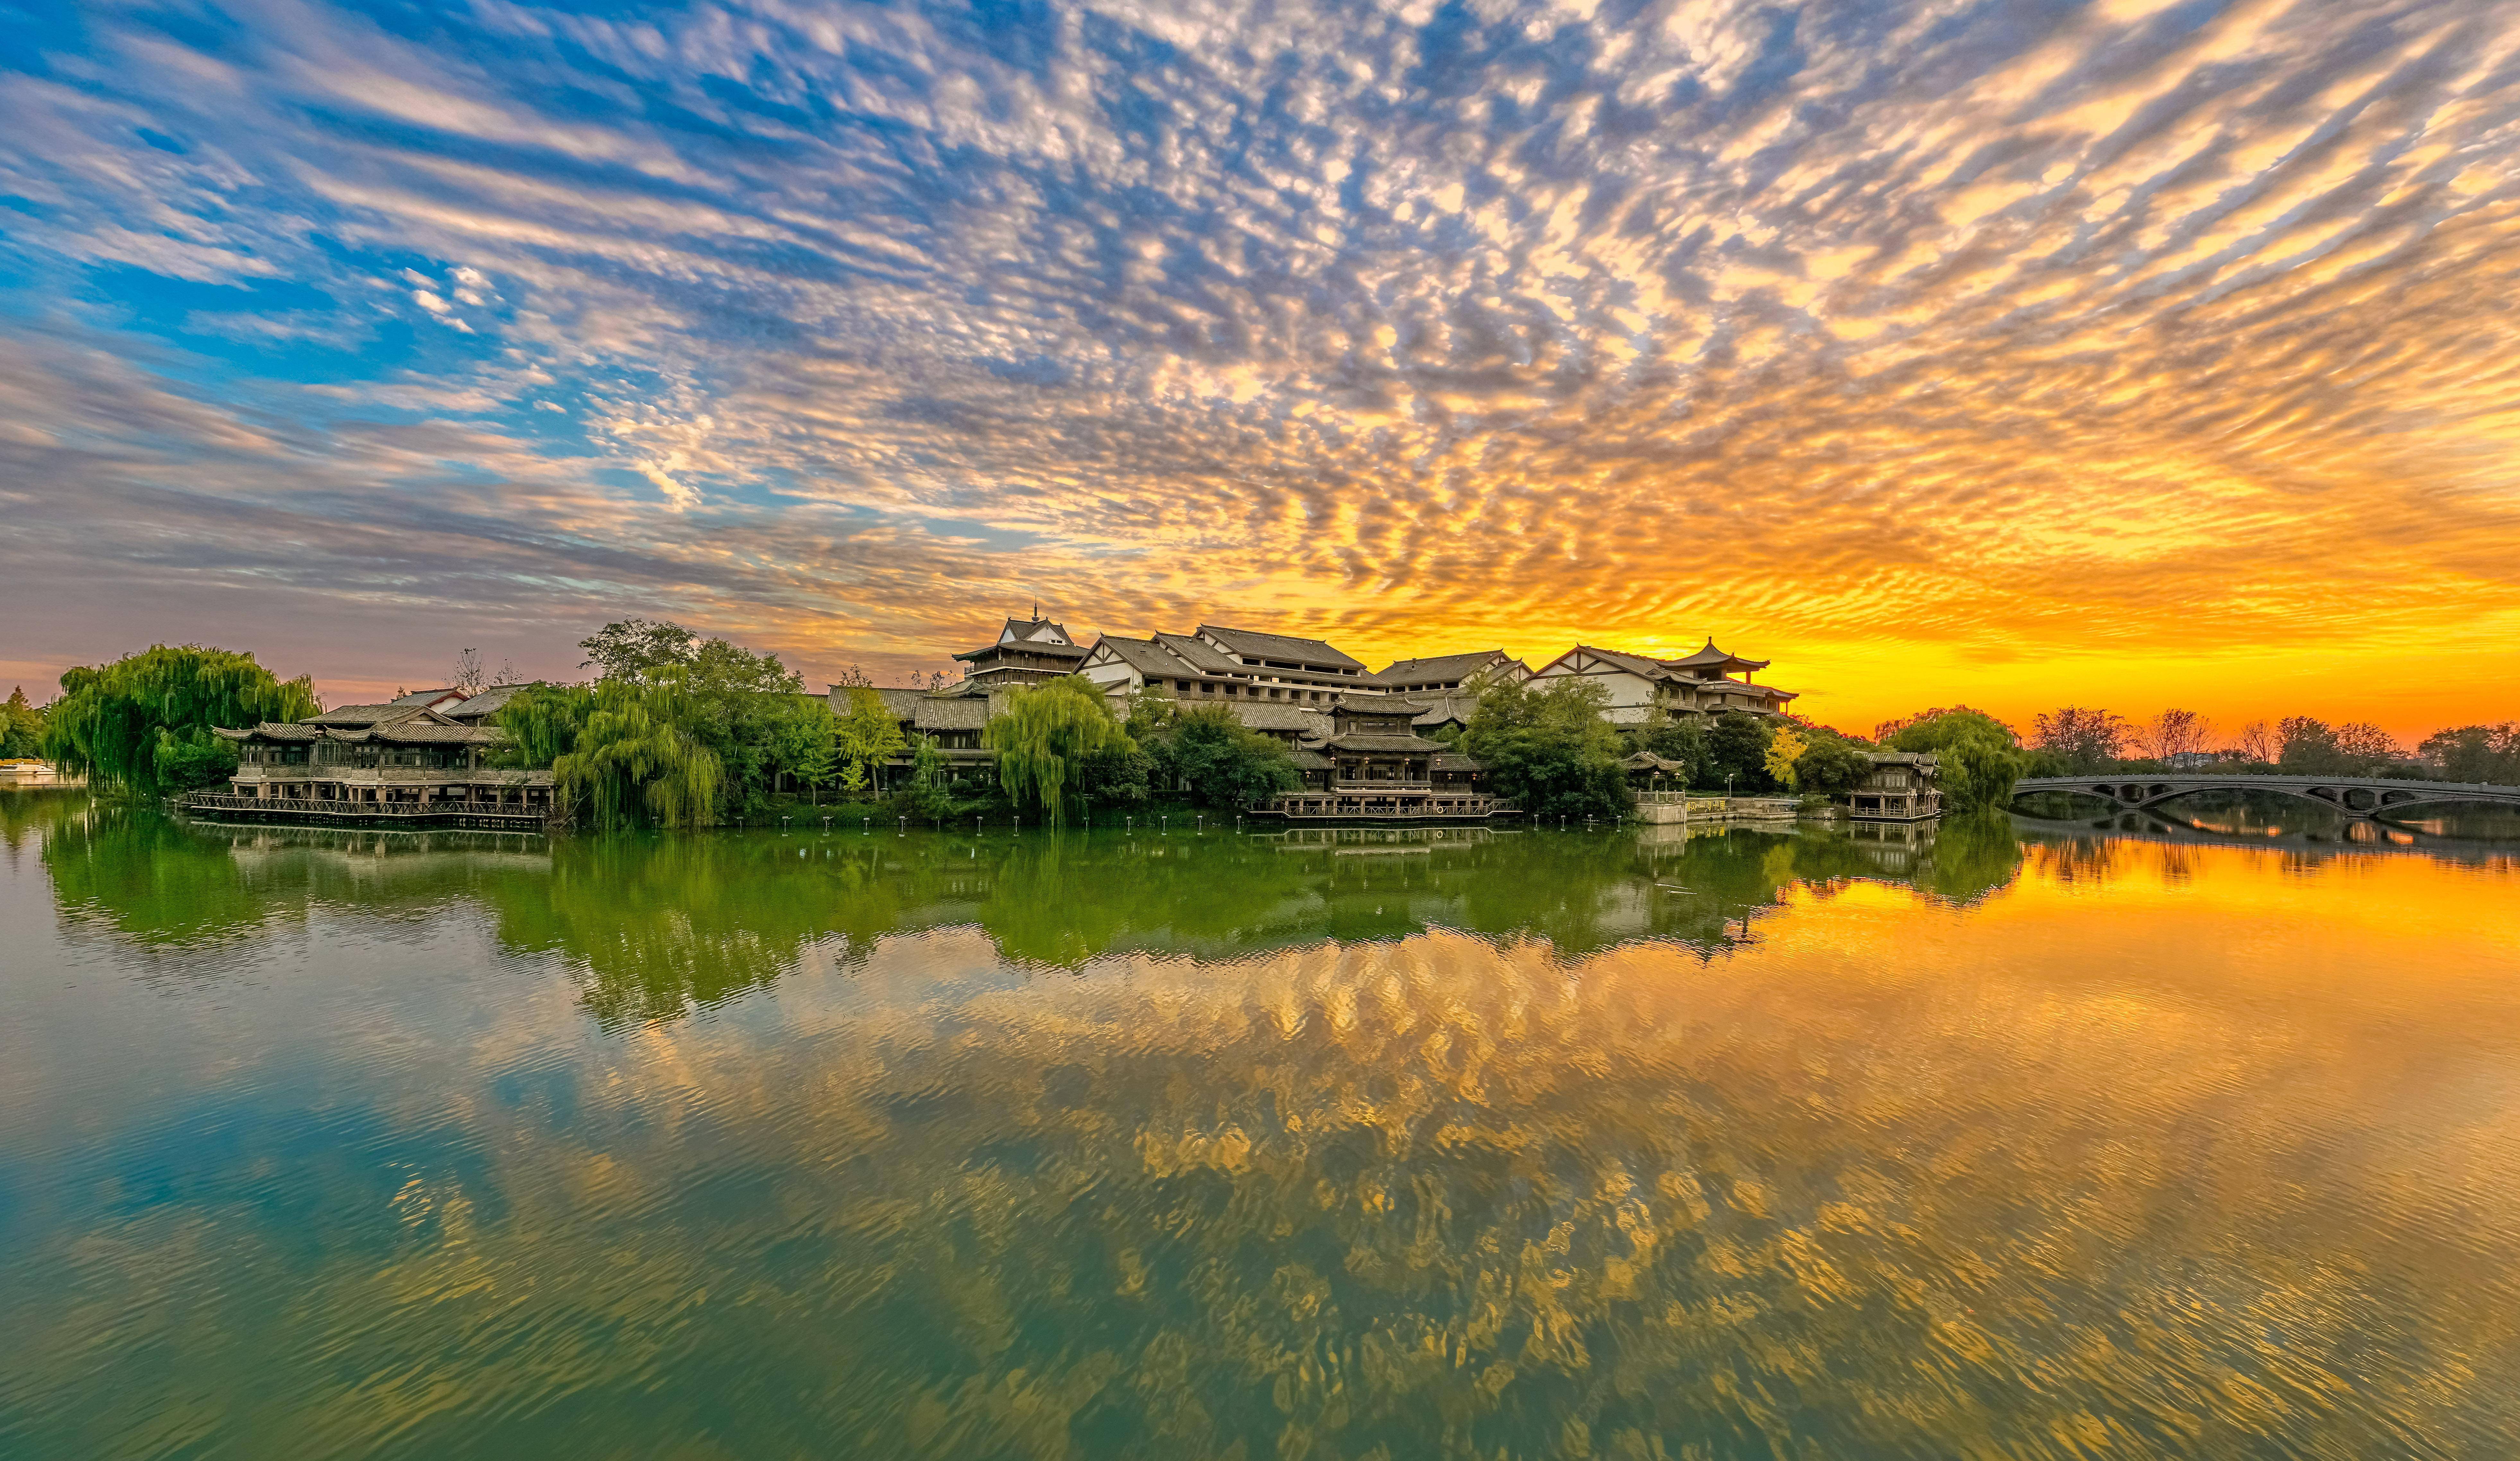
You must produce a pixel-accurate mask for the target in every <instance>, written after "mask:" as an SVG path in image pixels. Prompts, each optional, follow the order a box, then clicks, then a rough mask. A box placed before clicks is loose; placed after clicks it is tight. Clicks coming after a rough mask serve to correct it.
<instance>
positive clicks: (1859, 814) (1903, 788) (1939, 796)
mask: <svg viewBox="0 0 2520 1461" xmlns="http://www.w3.org/2000/svg"><path fill="white" fill-rule="evenodd" d="M1865 759H1866V760H1868V761H1869V762H1871V763H1872V771H1871V774H1870V775H1867V776H1866V777H1865V778H1864V781H1863V784H1861V785H1859V786H1857V787H1856V788H1855V790H1854V791H1853V792H1852V793H1851V794H1849V796H1848V797H1847V808H1846V815H1847V816H1849V817H1851V818H1854V819H1856V820H1858V821H1913V820H1918V819H1924V818H1928V817H1940V816H1942V815H1943V791H1942V775H1943V773H1942V761H1941V759H1940V758H1938V757H1937V756H1935V755H1934V753H1933V752H1931V751H1868V752H1866V753H1865Z"/></svg>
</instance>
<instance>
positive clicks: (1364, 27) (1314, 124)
mask: <svg viewBox="0 0 2520 1461" xmlns="http://www.w3.org/2000/svg"><path fill="white" fill-rule="evenodd" d="M0 25H5V26H6V33H7V34H9V35H10V36H11V37H12V42H11V45H10V46H9V47H8V48H6V50H5V51H0V685H5V684H9V683H13V682H23V683H25V684H26V685H27V686H28V687H29V693H30V694H32V695H34V696H35V698H37V699H38V700H41V699H43V698H45V691H46V690H47V689H48V688H49V687H50V686H52V684H53V683H54V681H55V680H56V679H57V677H58V676H59V675H60V673H61V671H62V669H63V668H65V667H67V666H68V665H72V664H81V663H95V662H99V661H102V660H106V659H111V658H112V657H114V656H116V655H119V654H122V653H125V652H129V651H131V650H133V649H137V648H142V647H145V646H147V645H148V644H150V643H152V642H203V643H214V644H218V645H221V646H224V647H229V648H238V649H249V650H252V651H254V652H255V653H256V654H257V655H259V657H260V658H261V659H262V661H263V662H264V663H265V664H267V665H270V666H271V667H273V668H274V669H275V670H276V671H278V672H279V673H281V674H283V675H284V676H288V675H296V674H301V673H307V674H312V675H313V676H314V677H315V679H316V682H317V686H318V688H319V691H320V692H321V693H323V695H324V696H325V697H326V699H327V701H328V703H337V702H340V701H343V700H348V699H356V698H360V697H363V696H367V695H370V694H373V693H374V692H376V691H378V690H389V689H392V688H395V687H398V686H415V687H416V686H425V685H435V684H441V683H443V682H444V680H445V679H446V678H447V674H448V670H449V666H450V665H451V662H452V660H453V658H454V655H455V652H456V650H457V649H459V648H461V647H464V646H474V647H477V648H478V650H479V652H480V654H481V657H482V658H483V659H484V660H485V661H487V662H488V663H489V665H490V666H491V667H493V668H496V667H498V666H500V665H502V664H506V665H511V666H513V667H514V668H515V670H516V671H517V673H518V674H520V675H525V676H537V677H541V676H549V677H574V676H576V675H577V674H578V672H579V671H578V666H579V661H580V659H581V658H582V656H581V655H580V653H579V652H578V651H577V650H576V648H575V642H576V641H577V640H579V639H581V638H583V637H584V636H585V635H587V634H588V633H590V632H592V631H593V630H594V629H595V628H596V627H597V626H599V625H601V624H603V623H604V622H606V621H607V620H610V619H617V618H622V617H627V616H630V615H642V616H649V617H661V618H671V619H674V620H677V621H679V622H682V623H685V624H688V625H691V626H693V627H695V628H698V629H702V630H705V631H707V632H710V633H717V634H724V635H726V636H728V637H729V638H732V639H736V640H738V641H740V642H743V643H746V644H748V645H750V646H751V647H753V648H756V649H762V650H771V651H776V652H777V653H779V654H780V655H781V656H782V657H783V658H785V659H787V661H788V662H789V663H791V664H793V665H795V666H797V667H798V668H799V669H801V670H802V671H803V672H804V674H805V675H806V677H807V679H808V682H809V684H811V685H812V686H814V687H816V688H820V686H821V685H822V684H823V682H825V681H826V680H828V679H829V678H831V677H832V676H833V675H835V674H838V673H840V672H841V671H842V670H843V669H844V668H845V667H847V666H849V665H852V664H856V665H862V666H864V667H865V668H866V669H868V670H869V671H871V672H873V673H874V674H875V675H876V677H877V681H878V682H879V683H886V684H897V683H900V681H901V679H902V677H904V676H906V675H908V674H910V673H913V672H925V671H932V670H938V669H951V668H952V661H951V660H950V658H949V656H950V655H951V654H952V653H954V652H955V651H957V650H960V649H966V648H970V647H974V646H976V645H978V644H980V643H984V642H987V641H988V640H990V639H991V638H993V637H994V635H995V632H996V629H997V627H998V625H999V623H1000V622H1001V621H1002V619H1003V618H1005V617H1006V616H1008V615H1010V614H1014V615H1024V614H1028V613H1029V612H1030V609H1031V606H1032V605H1033V603H1034V602H1035V601H1036V600H1037V601H1038V602H1039V604H1040V606H1041V609H1042V611H1043V612H1044V613H1045V614H1047V615H1049V616H1051V617H1054V618H1057V619H1059V620H1060V621H1061V622H1063V623H1064V624H1065V625H1066V626H1067V628H1068V629H1069V630H1070V632H1071V633H1073V634H1075V635H1077V636H1078V637H1079V638H1081V639H1082V638H1090V637H1091V636H1092V635H1094V634H1096V633H1098V632H1112V633H1121V634H1146V633H1149V632H1152V631H1155V630H1172V631H1177V632H1181V631H1187V630H1189V629H1191V628H1193V627H1194V626H1195V625H1197V624H1199V623H1202V622H1208V623H1223V624H1233V625H1239V626H1244V627H1249V628H1259V629H1268V630H1275V631H1279V632H1283V633H1296V634H1312V635H1320V636H1324V637H1327V638H1328V639H1330V640H1332V641H1333V642H1336V643H1338V644H1339V645H1340V646H1341V647H1343V648H1346V649H1348V650H1350V651H1351V652H1353V653H1355V654H1357V655H1358V656H1359V657H1360V658H1363V659H1366V660H1368V661H1369V662H1371V663H1373V664H1374V665H1377V666H1378V665H1380V664H1381V663H1383V662H1384V661H1386V660H1388V659H1390V658H1393V657H1397V656H1401V655H1413V654H1433V653H1441V652H1447V651H1453V650H1462V649H1476V648H1487V647H1491V646H1503V647H1505V648H1508V649H1509V650H1512V651H1513V652H1515V653H1517V654H1520V655H1523V656H1524V657H1526V658H1527V659H1528V660H1529V661H1530V662H1531V663H1533V664H1535V665H1537V664H1539V663H1541V662H1543V661H1544V660H1546V659H1548V658H1551V657H1553V656H1554V655H1556V654H1558V653H1560V652H1562V651H1563V650H1564V649H1566V648H1567V647H1568V646H1569V645H1571V644H1573V643H1576V642H1585V643H1592V644H1599V645H1605V646H1609V647H1614V648H1626V649H1631V650H1637V651H1641V652H1656V651H1677V652H1686V651H1687V650H1688V649H1691V648H1694V647H1696V645H1697V644H1698V643H1699V642H1701V641H1703V640H1704V639H1706V638H1707V637H1708V636H1710V635H1711V636H1713V637H1714V638H1715V639H1716V640H1717V641H1718V642H1721V643H1722V644H1723V645H1724V646H1725V647H1726V648H1728V649H1733V650H1734V651H1736V652H1739V653H1743V654H1747V655H1751V656H1755V657H1758V658H1763V659H1769V660H1772V661H1773V662H1774V664H1773V668H1772V669H1770V670H1769V671H1767V672H1765V673H1764V674H1763V675H1762V676H1761V677H1760V678H1761V680H1762V681H1763V682H1774V683H1776V684H1778V685H1781V686H1786V687H1788V688H1792V689H1796V690H1799V691H1802V692H1803V697H1802V698H1801V699H1800V700H1799V701H1798V702H1797V708H1798V709H1799V710H1801V711H1803V712H1804V713H1806V714H1808V715H1810V716H1812V717H1813V718H1814V719H1817V720H1820V721H1823V722H1827V723H1830V724H1835V725H1840V726H1844V727H1847V728H1850V729H1862V728H1866V727H1869V726H1870V725H1871V724H1872V723H1873V722H1875V721H1877V720H1880V719H1883V718H1885V717H1888V716H1891V715H1896V714H1899V713H1902V712H1906V711H1912V710H1914V709H1918V708H1921V707H1924V706H1928V705H1940V704H1951V703H1955V702H1965V703H1968V704H1971V705H1976V706H1980V707H1983V708H1986V709H1989V710H1993V711H1995V712H1997V713H1999V714H2001V715H2004V716H2006V717H2007V718H2010V719H2013V720H2015V721H2016V722H2020V723H2024V724H2026V723H2027V720H2028V718H2029V716H2030V715H2031V714H2032V713H2034V712H2036V711H2039V710H2043V709H2047V708H2050V707H2052V706H2055V705H2059V704H2064V703H2076V704H2082V705H2096V706H2104V707H2107V708H2110V709H2114V710H2117V711H2119V712H2121V713H2123V714H2127V715H2131V716H2138V717H2140V716H2144V715H2149V714H2151V713H2152V712H2154V711H2156V710H2159V709H2161V708H2163V707H2165V706H2169V705H2179V706H2183V707H2186V708H2192V709H2196V710H2199V711H2202V712H2204V713H2206V714H2208V715H2209V716H2212V717H2215V718H2216V719H2217V720H2218V721H2219V722H2221V723H2223V724H2225V725H2233V724H2236V723H2238V722H2240V721H2243V720H2247V719H2252V718H2256V717H2262V716H2280V715H2285V714H2295V713H2305V714H2314V715H2320V716H2323V717H2326V718H2329V719H2333V720H2369V721H2376V722H2378V723H2379V724H2381V725H2383V726H2385V727H2387V728H2389V729H2390V730H2392V731H2397V732H2399V733H2400V734H2402V735H2405V736H2408V737H2412V736H2414V735H2419V734H2421V733H2422V732H2423V731H2426V730H2429V729H2431V728H2433V727H2436V726H2441V725H2445V724H2459V723H2467V722H2473V721H2480V720H2499V719H2507V718H2513V717H2520V348H2515V347H2520V0H2458V3H2404V4H2392V3H2359V0H2232V3H2214V0H2187V3H2177V4H2155V3H2150V0H2100V3H2093V4H2042V3H2002V0H1981V3H1949V0H1946V3H1924V4H1896V3H1824V4H1812V5H1804V6H1777V5H1772V4H1751V3H1730V0H1685V3H1658V4H1646V5H1637V4H1611V3H1593V0H1564V3H1560V4H1556V5H1514V4H1506V3H1481V4H1476V5H1462V4H1443V5H1437V4H1430V3H1425V0H1411V3H1406V4H1398V5H1388V4H1386V5H1366V4H1355V5H1341V4H1312V3H1268V0H1262V3H1257V4H1236V5H1224V4H1215V5H1204V4H1180V5H1136V4H1116V3H1115V4H1085V5H1069V4H1056V3H1043V0H983V3H980V4H976V5H959V6H947V5H929V6H922V5H915V4H898V5H840V4H818V3H812V0H761V3H706V4H692V5H687V6H651V7H621V6H592V5H572V4H561V5H554V4H521V3H510V0H471V3H469V4H468V3H442V4H441V3H418V0H415V3H408V4H371V5H348V4H335V5H327V4H316V3H304V0H269V3H265V0H236V3H227V4H210V3H182V4H164V5H117V4H112V3H100V0H91V3H83V4H78V5H67V4H58V3H37V4H34V5H31V6H29V5H25V4H23V3H21V4H19V5H17V6H16V7H14V8H13V7H12V6H10V5H9V4H8V3H6V0H0Z"/></svg>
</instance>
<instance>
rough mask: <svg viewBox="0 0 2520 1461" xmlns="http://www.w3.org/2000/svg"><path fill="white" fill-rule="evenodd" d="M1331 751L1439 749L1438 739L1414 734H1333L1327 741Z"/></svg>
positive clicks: (1370, 751) (1371, 751) (1380, 751)
mask: <svg viewBox="0 0 2520 1461" xmlns="http://www.w3.org/2000/svg"><path fill="white" fill-rule="evenodd" d="M1328 745H1329V748H1330V749H1331V750H1333V751H1361V752H1365V753H1368V754H1373V753H1383V752H1393V751H1440V750H1442V749H1444V747H1443V744H1442V743H1441V742H1439V741H1432V740H1427V739H1424V738H1422V737H1420V736H1416V735H1333V736H1331V737H1330V738H1329V741H1328Z"/></svg>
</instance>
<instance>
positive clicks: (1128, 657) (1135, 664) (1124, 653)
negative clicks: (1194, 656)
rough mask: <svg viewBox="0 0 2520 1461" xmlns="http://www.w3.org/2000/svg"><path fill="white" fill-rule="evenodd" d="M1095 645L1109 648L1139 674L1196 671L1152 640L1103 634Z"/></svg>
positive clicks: (1165, 674) (1169, 674) (1187, 673)
mask: <svg viewBox="0 0 2520 1461" xmlns="http://www.w3.org/2000/svg"><path fill="white" fill-rule="evenodd" d="M1097 647H1100V648H1105V649H1109V650H1110V651H1111V652H1112V654H1114V655H1116V656H1117V657H1118V658H1119V660H1120V662H1121V663H1122V664H1124V665H1127V666H1128V667H1129V668H1130V669H1133V670H1135V671H1137V672H1138V673H1139V674H1141V675H1161V676H1173V675H1194V674H1196V673H1198V672H1197V671H1196V670H1194V669H1193V668H1192V667H1191V666H1190V665H1188V664H1185V663H1184V662H1183V661H1182V657H1181V656H1180V655H1178V654H1175V653H1173V652H1172V651H1171V650H1169V649H1167V648H1165V647H1164V646H1163V645H1161V644H1158V643H1156V642H1154V641H1152V640H1133V639H1129V638H1127V637H1125V636H1122V635H1116V634H1106V635H1104V636H1103V637H1102V640H1101V642H1099V644H1098V645H1097Z"/></svg>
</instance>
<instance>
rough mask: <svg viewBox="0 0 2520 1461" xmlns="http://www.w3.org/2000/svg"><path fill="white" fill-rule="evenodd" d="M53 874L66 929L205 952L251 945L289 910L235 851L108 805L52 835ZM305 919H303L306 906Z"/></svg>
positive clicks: (47, 846) (146, 813)
mask: <svg viewBox="0 0 2520 1461" xmlns="http://www.w3.org/2000/svg"><path fill="white" fill-rule="evenodd" d="M43 836H44V843H43V862H44V870H45V871H46V872H47V873H48V874H49V875H50V876H51V878H52V882H53V900H54V904H55V906H56V907H58V908H60V910H61V916H62V921H63V923H64V924H65V926H66V927H67V928H68V929H69V930H72V931H76V930H79V929H82V928H85V927H90V926H94V927H98V928H102V929H109V930H112V932H113V933H115V934H117V935H119V936H120V937H122V938H124V939H126V940H129V941H132V942H134V943H137V944H140V945H144V946H149V945H159V946H170V947H176V948H184V947H197V946H200V945H202V944H203V943H207V942H217V941H222V940H231V939H238V938H242V937H245V936H247V935H248V934H251V933H253V932H255V931H256V930H259V929H260V928H262V927H263V926H264V924H265V922H266V920H268V919H270V918H271V917H273V916H274V915H275V914H278V913H281V912H283V911H287V910H290V909H289V900H287V899H286V898H275V897H273V896H272V890H270V889H269V888H257V887H255V886H254V885H253V882H252V881H251V880H249V879H248V877H247V875H246V871H245V868H244V867H243V866H242V865H240V864H239V863H238V861H237V859H236V858H235V857H233V856H232V855H231V854H230V852H229V849H228V847H227V845H226V844H225V843H224V842H222V841H218V840H213V839H210V838H205V837H197V836H195V835H193V834H192V833H191V832H190V831H188V830H187V829H186V828H185V827H184V826H182V825H181V824H180V823H177V822H175V821H173V820H171V819H168V818H166V817H165V816H164V815H162V814H160V813H158V812H157V811H155V810H153V809H150V808H146V807H135V806H132V805H130V804H128V803H124V802H116V801H104V800H100V801H97V802H94V803H90V804H85V805H83V806H82V807H81V809H80V813H79V815H77V816H67V817H62V818H60V819H56V820H55V821H53V823H52V824H51V825H50V826H49V827H48V828H46V829H45V831H44V834H43ZM296 911H301V912H302V902H301V904H300V907H299V908H298V909H296Z"/></svg>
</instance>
